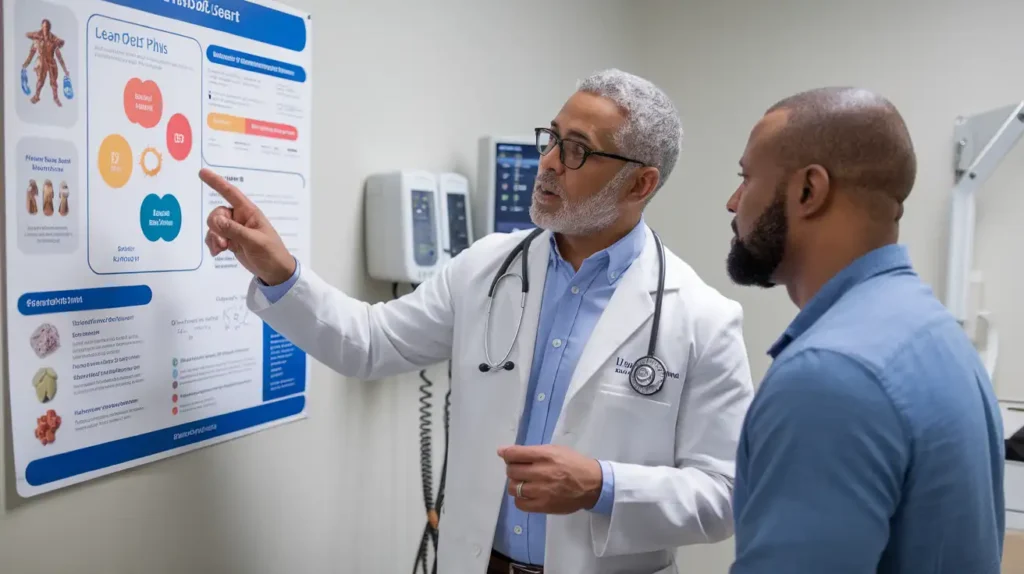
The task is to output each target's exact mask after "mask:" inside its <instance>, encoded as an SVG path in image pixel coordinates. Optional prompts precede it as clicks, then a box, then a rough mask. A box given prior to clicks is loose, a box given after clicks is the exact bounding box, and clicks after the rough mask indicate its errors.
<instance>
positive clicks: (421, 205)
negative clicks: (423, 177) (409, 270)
mask: <svg viewBox="0 0 1024 574" xmlns="http://www.w3.org/2000/svg"><path fill="white" fill-rule="evenodd" d="M412 242H413V258H414V259H415V261H416V265H420V266H423V267H429V266H431V265H433V264H434V263H435V262H436V261H437V237H436V234H435V233H434V194H433V193H431V192H429V191H421V190H418V189H414V190H412Z"/></svg>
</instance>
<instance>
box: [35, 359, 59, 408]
mask: <svg viewBox="0 0 1024 574" xmlns="http://www.w3.org/2000/svg"><path fill="white" fill-rule="evenodd" d="M32 386H33V387H35V389H36V398H38V399H39V402H41V403H47V402H50V401H51V400H53V397H55V396H56V395H57V371H54V370H53V369H51V368H50V367H43V368H41V369H39V370H38V371H36V374H35V375H34V376H33V377H32Z"/></svg>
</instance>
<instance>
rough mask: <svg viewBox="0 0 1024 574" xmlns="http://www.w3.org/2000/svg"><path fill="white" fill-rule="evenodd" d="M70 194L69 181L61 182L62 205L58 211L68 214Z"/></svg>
mask: <svg viewBox="0 0 1024 574" xmlns="http://www.w3.org/2000/svg"><path fill="white" fill-rule="evenodd" d="M70 194H71V192H70V191H69V190H68V182H66V181H62V182H60V207H59V208H57V211H58V212H59V213H60V214H61V215H67V214H68V195H70Z"/></svg>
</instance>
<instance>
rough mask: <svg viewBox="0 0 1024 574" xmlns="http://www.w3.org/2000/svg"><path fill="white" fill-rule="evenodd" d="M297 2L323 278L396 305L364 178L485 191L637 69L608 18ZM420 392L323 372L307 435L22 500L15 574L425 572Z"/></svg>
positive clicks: (293, 0) (1, 551) (495, 8)
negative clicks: (600, 75) (518, 140)
mask: <svg viewBox="0 0 1024 574" xmlns="http://www.w3.org/2000/svg"><path fill="white" fill-rule="evenodd" d="M288 1H289V3H290V4H291V5H293V6H296V7H298V8H302V9H305V10H309V11H310V12H312V13H313V18H314V32H313V38H314V39H313V41H314V50H315V56H314V64H313V77H314V85H315V88H314V91H315V93H314V97H313V101H314V106H315V110H316V116H317V121H316V124H315V126H314V140H315V148H316V150H315V153H314V158H313V163H314V175H313V180H312V186H313V189H314V194H315V195H314V201H315V204H316V207H315V211H314V215H313V237H314V245H313V254H312V257H313V261H312V267H314V268H315V269H316V270H317V271H318V272H319V273H320V274H321V275H322V276H323V277H324V278H326V279H327V280H328V281H330V282H331V283H333V284H334V285H336V286H338V287H341V288H342V289H344V290H346V291H348V292H349V293H351V294H353V295H356V296H360V297H363V298H366V299H368V300H380V299H383V298H386V297H389V296H390V286H380V285H371V284H370V283H369V282H367V281H366V280H364V276H365V266H364V262H363V256H362V253H363V247H362V232H363V228H362V199H361V197H362V186H363V180H364V179H365V177H366V175H367V174H369V173H371V172H373V171H376V170H387V169H394V168H400V167H418V168H424V169H433V170H442V169H455V170H458V171H461V172H463V173H465V174H467V175H469V176H475V171H476V149H477V147H476V146H477V138H478V137H479V136H480V135H483V134H485V133H489V132H502V133H511V132H523V131H525V132H527V133H532V131H531V130H532V128H533V127H534V126H536V125H546V124H547V123H548V122H549V121H550V119H551V117H552V116H553V115H554V114H556V113H557V111H558V108H559V107H560V106H561V104H562V102H563V101H564V100H565V98H566V97H568V96H569V95H571V93H572V91H573V89H574V87H575V84H574V82H575V80H576V79H577V78H580V77H582V76H584V75H586V74H588V73H590V72H592V71H594V70H596V69H599V68H603V67H607V66H620V67H625V68H629V67H632V65H633V63H635V62H636V61H637V60H638V59H639V58H638V57H637V56H636V55H635V52H634V48H633V44H634V42H633V41H632V36H629V35H626V34H623V32H622V21H623V20H625V19H628V18H629V12H628V11H627V8H628V6H627V5H626V4H625V3H622V2H615V1H612V0H572V1H569V0H559V1H558V2H545V1H541V0H528V1H524V2H516V3H507V2H480V1H479V0H461V1H455V0H444V1H442V0H431V1H430V2H416V1H403V2H398V1H383V0H374V1H373V2H370V1H365V2H338V1H337V0H288ZM574 27H576V31H574V30H573V28H574ZM557 41H561V42H565V43H567V44H568V45H569V46H570V47H569V48H568V49H566V50H559V49H556V48H555V47H554V45H555V42H557ZM441 374H442V369H441V368H438V369H434V371H433V372H432V375H433V378H434V379H435V380H437V381H441V379H442V377H441V376H440V375H441ZM417 386H418V378H417V377H416V376H415V375H412V376H410V377H405V378H403V379H402V380H399V381H390V382H381V383H377V384H374V383H359V382H355V381H348V382H346V381H343V380H342V379H341V377H339V376H337V375H335V374H333V373H331V372H328V371H327V370H326V369H325V368H323V367H322V366H320V365H316V366H314V374H313V381H312V383H311V388H310V418H309V419H308V420H307V421H304V422H301V423H298V424H293V425H288V426H286V427H283V428H279V429H274V430H271V431H269V432H265V433H261V434H259V435H255V436H250V437H245V438H243V439H239V440H236V441H233V442H231V443H229V444H226V445H222V446H216V447H213V448H208V449H202V450H201V451H198V452H194V453H191V454H188V455H185V456H181V457H177V458H174V459H170V460H166V461H163V462H159V463H155V464H152V465H149V466H146V467H143V468H139V469H137V470H133V471H129V472H125V473H122V474H119V475H117V476H113V477H110V478H106V479H101V480H97V481H94V482H90V483H87V484H84V485H81V486H79V487H75V488H71V489H68V490H67V491H63V492H57V493H54V494H53V495H52V496H43V497H40V498H38V499H32V500H30V501H28V502H25V503H23V504H20V505H19V504H17V495H16V494H14V492H13V489H12V488H10V487H8V489H7V494H8V500H9V502H8V505H11V504H14V505H15V506H16V507H15V508H13V509H10V510H9V511H8V512H7V514H6V515H3V516H0V572H3V573H4V574H29V573H40V574H43V573H46V574H51V573H63V572H80V573H83V574H86V573H88V574H92V573H96V574H121V573H125V574H136V573H139V572H147V573H150V574H157V573H165V572H166V573H172V572H173V573H183V572H203V573H216V574H233V573H245V574H261V573H266V574H281V573H285V572H295V573H303V574H305V573H310V574H313V573H321V572H332V573H333V572H366V573H378V572H379V573H390V572H408V571H411V570H412V566H413V558H414V556H415V551H416V546H417V544H418V542H419V535H420V532H421V530H422V527H423V523H424V522H425V515H424V514H423V512H422V511H421V510H420V509H422V507H423V503H422V495H421V490H420V478H419V473H420V470H419V438H418V429H417V424H418V420H417V417H418V414H419V413H418V412H417V409H418V407H419V404H418V402H417V400H418V395H419V393H418V391H417ZM443 390H444V386H441V389H440V391H439V392H437V393H436V394H437V395H441V394H442V392H443ZM4 397H5V398H6V390H5V391H4ZM4 404H6V400H5V401H4ZM440 404H441V401H440V400H438V399H435V405H436V406H437V407H438V408H437V409H436V413H437V416H436V417H435V420H436V421H437V423H436V425H435V427H436V428H437V429H438V431H439V432H438V435H437V441H435V442H440V437H441V435H440V429H441V422H440V420H441V419H440ZM5 410H6V407H5ZM7 442H8V448H7V454H8V459H9V453H10V450H9V441H7ZM438 452H440V449H438ZM7 464H8V468H9V467H10V461H9V460H8V463H7ZM436 466H437V467H438V469H439V468H440V454H438V456H437V459H436ZM436 476H439V470H438V472H437V473H436ZM435 480H436V479H435ZM7 483H8V484H10V483H11V481H10V479H8V480H7ZM361 497H366V500H367V502H360V500H359V499H360V498H361Z"/></svg>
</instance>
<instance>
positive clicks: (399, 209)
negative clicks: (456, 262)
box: [363, 170, 442, 284]
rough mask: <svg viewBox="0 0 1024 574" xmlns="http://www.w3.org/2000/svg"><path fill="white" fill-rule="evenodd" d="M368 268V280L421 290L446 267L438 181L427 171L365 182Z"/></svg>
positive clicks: (378, 176)
mask: <svg viewBox="0 0 1024 574" xmlns="http://www.w3.org/2000/svg"><path fill="white" fill-rule="evenodd" d="M365 193H366V205H365V211H364V215H365V219H364V221H363V226H364V231H365V233H364V237H365V240H366V248H365V252H366V267H367V272H368V273H369V274H370V277H372V278H374V279H378V280H382V281H391V282H394V283H415V284H419V283H422V282H424V281H426V280H427V279H429V278H430V277H431V276H432V275H433V274H434V273H436V272H437V271H438V270H439V269H440V267H441V263H442V251H441V235H442V233H441V215H440V209H439V205H440V203H441V202H440V198H439V194H438V184H437V176H436V175H434V174H433V173H431V172H428V171H423V170H401V171H392V172H387V173H378V174H374V175H371V176H370V177H369V178H367V180H366V191H365Z"/></svg>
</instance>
